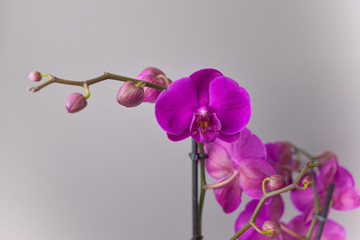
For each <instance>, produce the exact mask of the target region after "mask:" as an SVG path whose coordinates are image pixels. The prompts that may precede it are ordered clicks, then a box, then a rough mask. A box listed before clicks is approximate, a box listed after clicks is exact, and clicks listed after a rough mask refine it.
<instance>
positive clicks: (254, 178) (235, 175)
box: [205, 129, 275, 213]
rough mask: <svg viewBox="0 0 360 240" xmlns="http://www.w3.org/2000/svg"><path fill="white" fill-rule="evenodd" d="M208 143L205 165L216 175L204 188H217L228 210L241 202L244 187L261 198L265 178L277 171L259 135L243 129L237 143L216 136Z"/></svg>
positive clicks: (216, 191) (220, 198) (213, 175)
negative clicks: (267, 158) (227, 141)
mask: <svg viewBox="0 0 360 240" xmlns="http://www.w3.org/2000/svg"><path fill="white" fill-rule="evenodd" d="M205 147H206V151H207V153H208V155H209V158H208V159H207V161H206V169H207V171H208V173H209V174H210V176H212V177H213V178H215V179H216V181H215V183H214V184H213V185H206V186H205V188H208V189H209V188H213V189H214V194H215V197H216V199H217V201H218V202H219V204H220V205H221V207H222V208H223V210H224V212H225V213H231V212H233V211H234V210H235V209H236V208H237V207H238V206H239V205H240V203H241V195H242V192H243V191H244V192H245V193H246V194H247V195H248V196H250V197H252V198H255V199H260V198H261V196H262V194H263V192H262V181H263V180H264V179H265V178H267V177H269V176H271V175H274V174H275V171H274V169H273V168H272V167H271V166H270V164H269V163H268V162H266V160H265V159H266V151H265V146H264V144H263V143H262V142H261V140H260V139H259V138H258V137H257V136H256V135H254V134H252V133H251V132H250V130H248V129H244V130H242V131H241V132H240V136H239V140H238V141H237V142H235V143H232V144H230V143H226V142H224V141H221V140H216V141H215V142H212V143H209V144H206V145H205Z"/></svg>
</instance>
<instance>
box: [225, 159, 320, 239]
mask: <svg viewBox="0 0 360 240" xmlns="http://www.w3.org/2000/svg"><path fill="white" fill-rule="evenodd" d="M319 165H320V163H313V164H311V163H308V164H306V165H305V166H304V168H303V169H302V170H301V172H300V174H299V175H298V176H297V178H296V179H295V181H294V182H293V183H292V184H290V185H288V186H286V187H283V188H280V189H278V190H275V191H272V192H268V193H264V194H263V196H262V197H261V199H260V201H259V203H258V205H257V206H256V209H255V211H254V213H253V215H252V216H251V218H250V220H249V222H248V223H247V224H245V225H244V226H243V227H242V228H241V229H240V230H239V231H238V232H237V233H236V234H235V235H234V236H233V237H232V238H231V240H235V239H237V238H238V237H239V236H240V235H241V234H242V233H244V232H245V231H246V230H247V229H248V228H249V227H250V226H251V225H252V224H254V223H255V220H256V218H257V216H258V215H259V212H260V210H261V208H262V207H263V205H264V204H265V202H266V200H267V199H268V198H270V197H273V196H275V195H278V194H281V193H284V192H288V191H290V190H293V189H296V188H298V187H299V183H300V180H301V178H302V177H303V176H304V175H305V174H306V172H307V171H308V170H309V169H310V168H314V167H318V166H319Z"/></svg>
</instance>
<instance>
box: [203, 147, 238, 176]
mask: <svg viewBox="0 0 360 240" xmlns="http://www.w3.org/2000/svg"><path fill="white" fill-rule="evenodd" d="M205 147H206V152H207V153H208V155H209V157H208V159H207V161H206V162H205V166H206V170H207V172H208V173H209V174H210V176H212V177H213V178H227V177H229V176H231V175H232V173H233V172H234V167H233V163H232V161H231V159H230V158H229V155H228V152H227V151H226V150H225V149H224V148H223V147H222V146H221V145H220V144H218V143H217V142H213V143H210V144H206V145H205Z"/></svg>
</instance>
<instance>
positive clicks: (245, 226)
mask: <svg viewBox="0 0 360 240" xmlns="http://www.w3.org/2000/svg"><path fill="white" fill-rule="evenodd" d="M250 227H251V225H250V223H249V222H247V223H246V224H245V225H244V226H242V228H241V229H240V230H239V231H238V232H237V233H236V234H235V235H234V236H233V237H232V238H231V239H230V240H236V239H237V238H238V237H240V236H241V234H243V233H244V232H245V231H246V230H248V229H249V228H250Z"/></svg>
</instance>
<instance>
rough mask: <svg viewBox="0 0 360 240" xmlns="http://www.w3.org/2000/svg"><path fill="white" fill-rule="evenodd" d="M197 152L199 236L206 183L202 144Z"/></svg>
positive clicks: (200, 233)
mask: <svg viewBox="0 0 360 240" xmlns="http://www.w3.org/2000/svg"><path fill="white" fill-rule="evenodd" d="M199 152H200V156H201V158H200V178H201V190H200V199H199V209H198V211H199V217H198V221H199V224H198V226H199V231H198V233H199V236H202V228H201V222H202V221H201V220H202V210H203V207H204V200H205V191H206V189H204V188H203V186H205V185H206V180H205V159H204V144H202V143H199Z"/></svg>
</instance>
